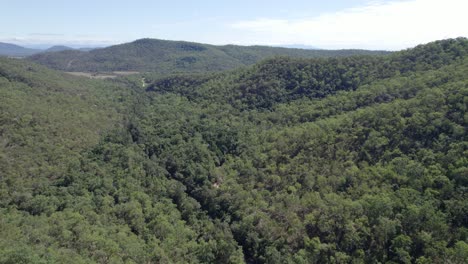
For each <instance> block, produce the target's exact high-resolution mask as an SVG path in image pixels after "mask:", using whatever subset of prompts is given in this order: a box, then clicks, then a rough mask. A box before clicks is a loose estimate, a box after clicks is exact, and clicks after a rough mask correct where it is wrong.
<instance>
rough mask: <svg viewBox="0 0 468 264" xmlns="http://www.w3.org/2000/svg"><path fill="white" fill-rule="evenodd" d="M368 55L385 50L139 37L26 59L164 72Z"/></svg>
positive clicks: (84, 68)
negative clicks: (280, 59) (285, 59)
mask: <svg viewBox="0 0 468 264" xmlns="http://www.w3.org/2000/svg"><path fill="white" fill-rule="evenodd" d="M370 54H387V52H383V51H366V50H302V49H287V48H276V47H264V46H235V45H226V46H214V45H207V44H199V43H192V42H184V41H167V40H158V39H140V40H136V41H134V42H131V43H126V44H121V45H116V46H111V47H107V48H103V49H95V50H92V51H89V52H78V51H63V52H56V53H48V54H37V55H34V56H31V57H29V58H28V59H29V60H31V61H33V62H36V63H39V64H42V65H45V66H48V67H50V68H52V69H57V70H63V71H80V72H112V71H140V72H157V73H160V74H168V73H183V72H185V73H187V72H188V73H196V72H206V71H222V70H228V69H233V68H236V67H239V66H245V65H251V64H254V63H256V62H258V61H260V60H263V59H265V58H270V57H274V56H289V57H298V58H315V57H343V56H349V55H370Z"/></svg>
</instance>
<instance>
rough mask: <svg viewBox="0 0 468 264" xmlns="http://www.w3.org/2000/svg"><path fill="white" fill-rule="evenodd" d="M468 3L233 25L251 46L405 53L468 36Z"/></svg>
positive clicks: (425, 3) (455, 0)
mask: <svg viewBox="0 0 468 264" xmlns="http://www.w3.org/2000/svg"><path fill="white" fill-rule="evenodd" d="M467 10H468V1H467V0H444V1H438V0H407V1H390V2H382V1H372V2H369V3H368V4H367V5H365V6H362V7H357V8H351V9H345V10H342V11H338V12H335V13H325V14H321V15H319V16H316V17H311V18H305V19H296V20H287V19H270V18H259V19H256V20H250V21H239V22H237V23H234V24H232V25H231V27H232V28H234V29H236V30H241V31H244V32H248V33H252V34H253V35H251V36H250V38H251V39H249V40H247V41H249V42H252V41H253V42H257V43H263V44H290V43H303V44H308V45H313V46H318V47H324V48H367V49H390V50H396V49H402V48H407V47H412V46H415V45H417V44H421V43H426V42H430V41H433V40H437V39H444V38H454V37H459V36H465V37H466V36H468V15H467V14H466V12H467Z"/></svg>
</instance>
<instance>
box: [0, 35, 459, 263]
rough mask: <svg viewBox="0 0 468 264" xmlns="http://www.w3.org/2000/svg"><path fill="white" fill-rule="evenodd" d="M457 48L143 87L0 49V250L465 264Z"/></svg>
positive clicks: (267, 65) (8, 259)
mask: <svg viewBox="0 0 468 264" xmlns="http://www.w3.org/2000/svg"><path fill="white" fill-rule="evenodd" d="M186 48H187V49H189V48H190V49H192V47H186ZM467 51H468V41H467V40H466V39H455V40H444V41H438V42H433V43H430V44H428V45H423V46H418V47H416V48H415V49H411V50H406V51H402V52H398V53H395V54H392V55H390V56H388V57H366V56H364V57H359V56H358V57H349V58H348V57H347V58H330V59H311V60H304V59H287V58H277V59H273V60H268V61H264V62H262V63H260V64H257V65H254V66H252V67H249V68H246V69H241V70H234V71H230V72H223V73H210V74H201V75H172V76H166V77H164V78H158V77H154V76H157V75H158V74H155V75H152V74H146V75H145V76H142V77H145V79H146V80H147V81H149V82H151V84H150V85H149V86H148V87H146V88H142V87H141V80H140V79H139V78H137V77H134V76H133V77H128V78H120V79H117V80H108V81H97V80H86V79H81V78H77V77H71V76H66V75H63V74H60V73H57V72H54V71H51V70H46V69H45V68H43V67H39V66H35V65H32V64H30V63H28V62H24V61H16V60H6V59H5V60H0V92H1V95H2V96H0V107H1V112H0V113H1V116H0V139H1V141H0V142H1V144H0V166H1V167H0V171H1V172H2V175H1V177H0V263H54V262H59V263H60V262H65V261H67V262H70V261H72V262H76V263H187V262H188V263H466V261H467V256H468V255H467V252H468V251H467V248H468V246H467V244H468V219H467V217H466V216H467V212H468V207H467V205H468V197H467V187H468V186H467V184H468V180H467V176H468V174H467V172H468V169H467V167H468V159H467V157H468V141H467V134H466V128H467V121H468V118H467V114H466V111H467V103H468V99H467V98H468V81H467V76H466V72H467V71H468V57H467ZM312 79H314V80H315V81H314V80H312ZM95 105H98V106H99V107H95Z"/></svg>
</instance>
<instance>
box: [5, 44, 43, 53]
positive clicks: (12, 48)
mask: <svg viewBox="0 0 468 264" xmlns="http://www.w3.org/2000/svg"><path fill="white" fill-rule="evenodd" d="M39 52H41V50H36V49H28V48H24V47H21V46H18V45H14V44H10V43H2V42H0V56H8V57H26V56H30V55H33V54H36V53H39Z"/></svg>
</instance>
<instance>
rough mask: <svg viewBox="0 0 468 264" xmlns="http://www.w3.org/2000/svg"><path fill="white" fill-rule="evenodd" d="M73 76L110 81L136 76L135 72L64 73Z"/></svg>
mask: <svg viewBox="0 0 468 264" xmlns="http://www.w3.org/2000/svg"><path fill="white" fill-rule="evenodd" d="M65 73H67V74H71V75H74V76H80V77H87V78H91V79H112V78H116V77H118V76H128V75H133V74H138V73H139V72H137V71H114V72H105V73H94V72H65Z"/></svg>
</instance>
